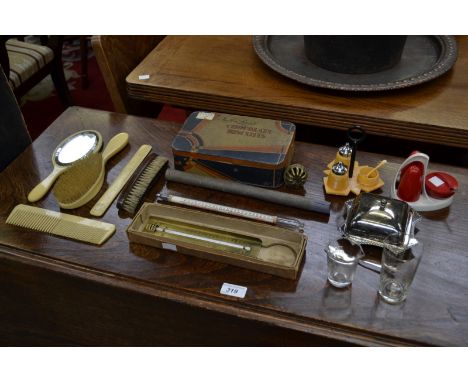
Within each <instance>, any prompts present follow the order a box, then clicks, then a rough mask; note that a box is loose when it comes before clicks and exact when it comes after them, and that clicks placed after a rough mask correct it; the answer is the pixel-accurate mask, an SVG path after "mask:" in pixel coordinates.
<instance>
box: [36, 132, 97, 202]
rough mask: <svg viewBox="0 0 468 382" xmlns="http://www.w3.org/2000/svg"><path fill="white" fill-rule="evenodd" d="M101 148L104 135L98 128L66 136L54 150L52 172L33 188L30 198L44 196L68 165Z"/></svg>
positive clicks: (37, 198)
mask: <svg viewBox="0 0 468 382" xmlns="http://www.w3.org/2000/svg"><path fill="white" fill-rule="evenodd" d="M101 148H102V136H101V134H100V133H99V132H98V131H96V130H82V131H78V132H77V133H75V134H73V135H70V136H69V137H67V138H65V139H64V140H63V141H62V142H60V143H59V144H58V146H57V147H56V148H55V150H54V151H53V152H52V165H53V170H52V172H51V173H50V174H49V175H48V176H47V178H45V179H44V180H42V181H41V182H40V183H39V184H38V185H37V186H36V187H34V188H33V189H32V190H31V192H30V193H29V195H28V200H29V201H30V202H37V201H38V200H39V199H41V198H43V197H44V195H45V194H46V193H47V191H49V189H50V188H51V187H52V185H53V184H54V182H55V180H56V179H57V178H58V176H59V175H60V174H61V173H62V172H64V171H65V170H66V169H67V167H69V166H70V165H72V164H73V163H75V162H77V161H79V160H80V159H83V158H85V157H87V156H88V155H90V154H92V153H96V152H99V150H101Z"/></svg>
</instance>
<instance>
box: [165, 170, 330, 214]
mask: <svg viewBox="0 0 468 382" xmlns="http://www.w3.org/2000/svg"><path fill="white" fill-rule="evenodd" d="M166 179H167V180H169V181H173V182H178V183H183V184H188V185H191V186H196V187H203V188H209V189H211V190H217V191H223V192H228V193H231V194H236V195H242V196H247V197H250V198H254V199H260V200H264V201H267V202H272V203H277V204H282V205H285V206H290V207H295V208H300V209H303V210H307V211H312V212H317V213H320V214H326V215H329V214H330V205H329V203H327V202H323V201H313V200H311V199H309V198H306V197H304V196H300V195H294V194H288V193H286V192H280V191H274V190H269V189H265V188H260V187H254V186H249V185H246V184H242V183H237V182H233V181H230V180H224V179H216V178H211V177H208V176H201V175H196V174H191V173H188V172H183V171H178V170H171V169H168V170H167V171H166Z"/></svg>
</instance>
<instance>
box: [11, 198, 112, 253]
mask: <svg viewBox="0 0 468 382" xmlns="http://www.w3.org/2000/svg"><path fill="white" fill-rule="evenodd" d="M6 223H7V224H12V225H16V226H20V227H24V228H29V229H32V230H35V231H40V232H45V233H50V234H53V235H57V236H62V237H66V238H69V239H75V240H79V241H84V242H88V243H91V244H99V245H100V244H102V243H104V242H105V241H106V240H107V239H108V238H109V237H111V236H112V234H113V233H114V232H115V225H114V224H110V223H105V222H100V221H96V220H91V219H87V218H82V217H80V216H75V215H69V214H64V213H61V212H56V211H50V210H46V209H44V208H39V207H33V206H28V205H25V204H18V205H17V206H16V207H15V208H14V209H13V211H11V213H10V215H9V216H8V218H7V220H6Z"/></svg>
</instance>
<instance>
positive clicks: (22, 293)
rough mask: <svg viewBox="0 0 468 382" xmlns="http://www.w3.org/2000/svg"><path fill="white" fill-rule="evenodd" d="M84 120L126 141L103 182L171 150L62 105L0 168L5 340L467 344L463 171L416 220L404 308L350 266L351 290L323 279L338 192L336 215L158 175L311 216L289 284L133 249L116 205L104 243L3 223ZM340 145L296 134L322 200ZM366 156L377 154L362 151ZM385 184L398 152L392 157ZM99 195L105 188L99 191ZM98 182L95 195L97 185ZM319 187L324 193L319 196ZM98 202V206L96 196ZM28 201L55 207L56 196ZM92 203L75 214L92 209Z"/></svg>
mask: <svg viewBox="0 0 468 382" xmlns="http://www.w3.org/2000/svg"><path fill="white" fill-rule="evenodd" d="M84 128H90V129H97V130H99V131H101V133H102V135H103V137H104V139H105V142H107V141H108V140H109V138H110V137H111V136H113V135H114V134H116V133H118V132H121V131H125V132H128V133H129V135H130V146H129V147H128V148H126V149H125V150H124V151H122V152H121V153H119V154H118V155H117V156H116V157H114V158H113V159H112V160H111V161H110V162H109V163H108V166H107V168H108V174H107V179H106V181H107V182H111V181H112V180H113V179H114V178H115V177H116V175H117V174H118V172H119V170H120V169H121V168H122V167H123V166H124V165H125V164H126V162H127V161H128V159H129V158H130V157H131V155H132V154H133V153H134V152H135V151H136V150H137V148H138V147H139V146H140V145H141V144H143V143H150V144H152V145H153V148H154V151H155V152H157V153H159V154H164V155H166V156H168V157H171V152H170V142H171V140H172V138H173V136H174V135H175V134H176V132H177V130H178V128H179V126H178V125H177V124H173V123H167V122H160V121H154V120H150V119H143V118H138V117H132V116H127V115H121V114H115V113H109V112H103V111H95V110H90V109H82V108H70V109H68V110H67V111H65V112H64V113H63V114H62V115H61V116H60V117H59V118H58V119H57V120H56V121H55V122H54V123H53V124H52V125H51V126H50V127H49V128H48V129H47V130H46V131H45V132H44V133H43V134H42V135H41V136H40V137H39V138H38V139H37V140H36V141H35V142H34V143H33V144H32V146H30V147H29V148H28V149H27V150H26V151H25V152H24V153H22V154H21V155H20V156H19V157H18V158H17V159H16V160H15V161H14V162H13V163H12V164H11V165H10V166H9V167H7V169H6V170H5V171H4V172H3V173H2V174H1V177H0V200H1V203H0V275H1V277H0V306H1V307H2V308H1V309H0V343H1V344H4V345H344V344H354V345H463V346H466V345H468V304H467V296H468V277H467V276H468V256H467V255H466V242H465V240H466V227H467V224H468V216H467V214H466V209H467V203H468V196H467V193H466V189H467V185H468V171H467V170H465V169H461V168H455V167H450V168H449V167H446V166H438V165H436V164H432V168H433V169H445V170H447V171H450V172H451V173H453V174H454V175H455V176H456V177H457V178H458V180H459V182H460V183H461V190H460V192H459V193H458V195H457V196H456V199H455V201H454V204H453V205H452V207H451V208H449V209H446V210H443V211H440V212H434V213H426V214H424V220H423V221H422V222H421V223H420V224H419V225H418V227H419V230H420V231H419V232H418V234H417V237H418V238H420V239H421V240H422V241H423V242H424V243H425V247H426V251H425V254H424V257H423V260H422V262H421V265H420V268H419V270H418V272H417V274H416V277H415V280H414V283H413V285H412V286H411V289H410V292H409V297H408V299H407V301H406V302H405V303H403V304H402V305H398V306H393V305H388V304H386V303H384V302H382V301H380V299H379V297H378V294H377V288H378V283H379V275H378V274H376V273H373V272H371V271H369V270H367V269H364V268H361V267H358V270H357V274H356V277H355V280H354V282H353V285H352V287H351V288H348V289H345V290H338V289H335V288H334V287H332V286H330V285H329V284H328V283H327V280H326V269H327V264H326V256H325V253H324V247H325V244H326V242H327V240H328V239H330V238H333V237H335V236H336V235H337V231H336V221H337V219H338V218H339V215H340V212H339V211H340V209H341V207H342V205H343V202H344V200H345V198H341V197H326V199H327V200H328V201H330V202H331V207H332V208H331V209H332V211H331V215H330V216H329V217H328V216H321V215H317V214H314V213H310V212H306V211H301V210H296V209H294V208H287V207H282V206H277V205H273V204H270V203H267V202H260V201H253V200H247V199H245V198H243V197H238V196H234V195H230V194H225V193H220V192H215V191H212V192H210V191H207V190H204V189H198V188H195V187H188V186H184V185H179V184H175V183H168V184H165V182H164V179H161V180H160V181H159V183H158V184H157V185H156V186H155V187H154V189H153V190H152V192H151V194H150V195H149V196H148V201H151V200H154V197H155V193H156V192H158V191H160V190H161V188H164V189H166V190H170V191H171V192H173V193H176V194H180V195H185V196H189V197H193V198H198V199H205V200H206V199H209V200H210V201H213V202H215V203H224V204H228V205H232V206H239V207H243V208H248V209H254V210H259V211H263V212H266V213H271V214H278V215H282V216H289V217H296V218H298V219H301V220H303V221H304V223H305V232H306V233H307V235H308V238H309V241H308V246H307V251H306V254H305V260H304V262H303V264H302V267H301V271H300V274H299V277H298V279H297V280H295V281H293V280H287V279H282V278H280V277H276V276H271V275H268V274H264V273H260V272H254V271H249V270H246V269H242V268H238V267H234V266H229V265H225V264H221V263H217V262H212V261H208V260H202V259H199V258H196V257H192V256H187V255H182V254H178V253H175V252H171V251H166V250H158V249H155V248H150V247H146V246H143V245H135V244H129V242H128V239H127V236H126V232H125V230H126V228H127V226H128V225H129V223H130V221H131V219H130V218H129V217H125V216H123V215H121V214H119V213H118V211H117V209H116V207H115V202H114V205H113V206H111V208H110V209H109V210H108V211H107V213H106V214H105V215H104V217H103V218H102V220H103V221H106V222H111V223H114V224H115V225H116V226H117V232H116V233H115V235H114V236H113V237H111V238H110V240H109V241H108V242H106V243H105V244H104V245H102V246H101V247H98V246H94V245H88V244H84V243H79V242H75V241H71V240H66V239H64V238H59V237H53V236H49V235H45V234H41V233H38V232H35V231H31V230H27V229H21V228H19V227H15V226H9V225H6V224H5V220H6V217H7V216H8V214H9V213H10V211H11V210H12V209H13V207H14V206H15V205H17V204H18V203H27V199H26V196H27V194H28V192H29V190H30V189H31V188H32V187H33V186H34V185H35V184H36V183H37V182H38V181H39V180H40V179H42V178H44V177H45V176H46V175H47V174H48V173H49V171H50V170H51V162H50V154H51V151H52V150H53V148H54V147H55V146H56V144H57V143H59V142H60V141H61V140H62V139H63V138H64V137H66V136H67V135H69V134H70V133H72V132H75V131H77V130H81V129H84ZM335 152H336V148H335V147H326V146H319V145H313V144H306V143H301V142H297V145H296V152H295V158H294V160H295V161H297V162H301V163H303V164H304V165H305V166H306V167H307V168H308V169H309V171H310V177H309V180H308V182H307V184H306V186H305V191H304V192H305V194H306V195H308V196H312V195H315V197H322V198H323V197H324V196H323V191H322V181H321V179H322V170H323V168H324V166H325V165H326V163H327V162H328V161H330V160H331V159H332V158H333V157H334V155H335ZM358 159H359V161H360V162H361V163H362V164H369V165H374V164H376V163H377V162H378V161H379V160H380V159H382V158H380V157H379V156H378V155H375V154H369V153H363V152H359V153H358ZM387 159H388V160H389V162H390V163H389V165H388V166H386V167H385V168H384V169H383V171H382V172H383V177H384V178H385V179H386V180H387V184H386V185H385V189H384V190H383V194H384V195H388V180H389V179H390V178H391V177H392V176H393V173H394V171H395V169H396V168H397V163H401V161H402V158H392V157H390V158H387ZM102 191H103V190H102ZM102 191H101V192H102ZM317 195H318V196H317ZM90 204H91V205H92V203H90ZM36 205H38V206H41V207H45V208H48V209H51V210H55V211H58V210H59V209H58V205H57V202H56V201H55V199H54V197H53V196H52V195H48V196H47V197H46V198H45V199H43V200H42V201H40V202H38V203H37V204H36ZM89 209H90V205H87V206H84V207H82V208H80V209H77V210H73V211H71V212H72V213H74V214H78V215H80V216H85V217H91V216H90V215H89ZM224 282H229V283H233V284H237V285H242V286H245V287H247V288H248V291H247V295H246V297H245V298H244V299H236V298H234V297H227V296H224V295H221V294H220V293H219V290H220V288H221V285H222V284H223V283H224Z"/></svg>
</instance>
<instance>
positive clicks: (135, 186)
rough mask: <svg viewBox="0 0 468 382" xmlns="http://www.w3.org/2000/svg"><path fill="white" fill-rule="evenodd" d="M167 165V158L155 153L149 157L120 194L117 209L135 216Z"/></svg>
mask: <svg viewBox="0 0 468 382" xmlns="http://www.w3.org/2000/svg"><path fill="white" fill-rule="evenodd" d="M167 163H168V159H167V158H166V157H163V156H158V155H156V154H155V153H152V154H150V155H148V156H147V157H146V159H145V161H144V162H143V163H142V164H141V165H140V167H139V168H138V170H137V171H136V172H135V175H134V176H133V177H132V178H131V179H130V181H129V182H128V183H127V185H126V186H125V188H124V189H123V191H122V193H121V194H120V197H119V199H118V200H117V207H118V208H119V209H121V210H124V211H126V212H128V213H129V214H134V213H135V212H136V211H137V209H138V206H139V205H140V204H141V202H142V201H143V198H144V197H145V195H146V193H147V192H148V191H149V190H150V189H151V187H152V186H153V184H154V183H155V182H156V180H157V179H158V175H159V174H161V172H162V171H161V170H162V169H163V168H164V167H165V166H166V165H167Z"/></svg>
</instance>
